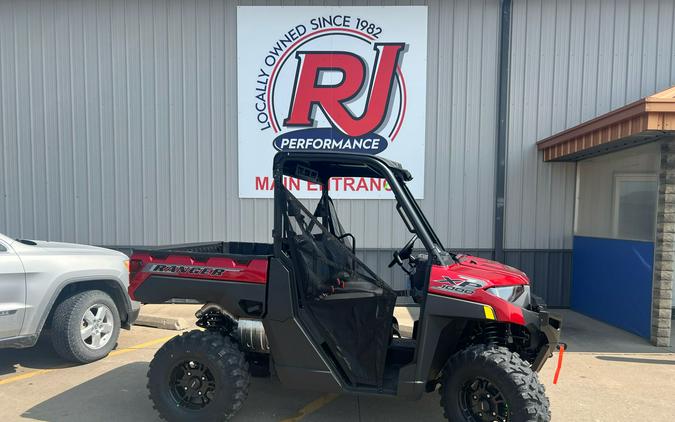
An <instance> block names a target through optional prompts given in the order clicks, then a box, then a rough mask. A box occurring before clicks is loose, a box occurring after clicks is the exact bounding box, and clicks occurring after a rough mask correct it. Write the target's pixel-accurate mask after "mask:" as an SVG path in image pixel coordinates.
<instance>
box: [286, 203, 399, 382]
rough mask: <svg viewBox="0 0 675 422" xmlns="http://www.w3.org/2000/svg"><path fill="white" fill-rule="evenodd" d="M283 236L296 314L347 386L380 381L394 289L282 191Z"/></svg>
mask: <svg viewBox="0 0 675 422" xmlns="http://www.w3.org/2000/svg"><path fill="white" fill-rule="evenodd" d="M285 196H286V212H285V215H284V220H285V221H284V235H283V237H284V239H285V241H286V243H287V244H288V247H289V250H288V253H289V255H290V257H291V259H292V261H293V264H294V274H295V275H296V286H297V290H298V296H299V303H300V307H301V309H302V312H301V313H300V315H299V316H300V319H301V321H303V322H304V323H305V324H306V325H308V326H310V327H316V333H317V334H318V336H315V338H314V340H315V341H316V342H317V343H318V344H317V346H318V347H319V348H320V349H322V350H323V351H324V353H326V354H327V355H328V357H329V358H330V359H331V360H332V361H333V364H334V365H335V366H336V368H337V369H338V374H337V375H338V376H341V377H342V378H343V379H344V381H345V382H347V383H348V384H350V385H352V386H382V384H383V375H384V369H385V361H386V356H387V348H388V345H389V339H390V338H391V323H392V317H393V313H394V306H395V304H396V294H395V292H394V291H393V290H391V288H390V287H388V286H387V285H386V283H384V281H382V280H381V279H379V278H378V277H377V275H375V273H373V271H371V270H370V269H369V268H368V267H367V266H366V265H365V264H363V263H362V262H361V261H360V260H359V259H358V258H357V257H356V256H355V255H354V253H353V251H352V250H351V249H350V248H349V246H348V244H346V243H345V242H344V241H343V240H344V239H339V238H338V237H336V236H335V235H334V234H333V233H331V232H330V231H329V230H328V228H327V227H325V226H324V225H323V224H322V223H321V222H320V221H319V220H318V219H317V218H316V217H315V216H314V215H312V213H310V212H309V211H308V210H307V209H306V208H305V207H304V206H303V205H302V204H301V203H300V202H299V201H298V200H297V199H296V198H295V197H293V195H292V194H291V193H290V192H288V191H286V192H285Z"/></svg>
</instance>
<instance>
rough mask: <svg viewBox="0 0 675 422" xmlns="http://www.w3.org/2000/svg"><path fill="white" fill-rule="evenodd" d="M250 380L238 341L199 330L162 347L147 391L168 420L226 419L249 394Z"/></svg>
mask: <svg viewBox="0 0 675 422" xmlns="http://www.w3.org/2000/svg"><path fill="white" fill-rule="evenodd" d="M249 379H250V377H249V372H248V363H247V362H246V359H245V357H244V354H243V353H242V352H241V351H240V350H239V347H238V346H237V344H236V343H235V342H234V340H232V339H231V338H230V337H227V336H223V335H221V334H218V333H211V332H208V331H200V330H194V331H190V332H188V333H185V334H182V335H181V336H178V337H174V338H173V339H171V340H169V341H168V342H167V343H166V344H164V346H162V348H160V349H159V350H158V351H157V353H156V354H155V357H154V358H153V359H152V362H150V370H149V371H148V390H149V391H150V399H151V400H152V402H153V404H154V407H155V409H157V411H158V412H159V415H160V416H161V417H162V418H163V419H165V420H167V421H172V422H173V421H226V420H229V419H230V418H231V417H232V416H234V414H235V413H236V412H237V411H238V410H239V409H240V408H241V406H242V404H243V402H244V400H245V399H246V396H247V394H248V385H249Z"/></svg>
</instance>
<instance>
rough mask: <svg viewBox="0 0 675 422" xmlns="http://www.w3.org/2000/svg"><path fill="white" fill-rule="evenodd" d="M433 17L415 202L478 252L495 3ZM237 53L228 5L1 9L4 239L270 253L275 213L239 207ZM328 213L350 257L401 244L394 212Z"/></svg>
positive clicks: (375, 204) (487, 237)
mask: <svg viewBox="0 0 675 422" xmlns="http://www.w3.org/2000/svg"><path fill="white" fill-rule="evenodd" d="M315 3H316V4H319V5H323V4H324V3H326V4H366V3H365V2H360V1H354V2H333V1H326V2H323V1H317V2H315ZM413 3H417V2H413ZM264 4H266V2H265V3H264ZM288 4H296V2H289V3H288ZM303 4H305V3H304V2H303ZM367 4H371V5H379V4H409V2H396V1H393V0H392V1H388V0H387V1H382V2H380V1H371V2H368V3H367ZM429 9H430V10H429V50H428V51H429V53H428V83H427V86H428V108H427V140H426V143H427V147H426V152H424V151H422V150H420V156H419V159H420V160H422V159H424V160H426V161H427V165H426V168H427V172H426V189H425V199H424V200H423V201H422V204H423V208H424V209H425V211H426V212H428V214H429V217H430V219H431V220H432V222H433V223H434V224H435V226H436V227H437V228H438V231H439V235H440V236H441V238H442V239H444V241H445V242H446V246H451V247H455V248H463V249H464V248H488V249H489V248H492V220H493V208H494V207H493V197H494V172H493V167H494V166H493V164H494V160H495V156H494V144H495V139H494V133H495V122H496V95H495V92H496V82H497V69H496V58H497V53H496V49H497V36H498V26H499V20H498V17H499V4H498V2H497V1H496V0H485V1H478V2H476V1H469V0H463V1H461V0H458V1H455V2H453V1H439V0H436V1H433V0H432V1H430V2H429ZM261 30H264V28H261ZM235 46H236V4H235V2H232V1H227V0H224V1H216V0H213V1H200V0H198V1H194V0H184V1H150V0H140V1H139V0H135V1H134V0H129V1H126V2H113V1H108V0H99V1H86V0H79V1H49V0H44V1H41V2H39V1H35V2H26V1H19V0H16V1H8V0H2V1H0V117H1V118H0V148H1V149H0V152H1V153H2V155H1V157H0V166H1V167H2V170H1V171H0V178H1V180H0V198H2V203H1V204H0V231H2V232H6V233H8V234H10V235H12V236H21V237H27V238H41V239H51V240H63V241H76V242H84V243H93V244H157V243H159V244H161V243H170V242H184V241H197V240H209V239H232V240H235V239H242V240H252V241H267V240H269V239H270V233H271V223H272V218H271V217H272V202H271V201H270V200H259V199H245V200H240V199H239V198H238V192H237V109H236V107H237V97H236V92H237V84H236V50H235ZM415 141H416V140H415V139H410V140H408V142H415ZM339 208H340V209H339V211H340V212H341V213H342V214H343V215H344V222H345V225H346V226H347V227H349V228H350V229H351V230H352V231H353V232H354V233H355V235H356V236H357V238H358V239H360V245H359V246H361V247H364V248H366V249H368V250H370V251H375V250H382V249H384V250H387V252H386V253H387V255H388V254H389V250H390V249H391V248H393V247H397V246H399V245H401V244H402V243H404V241H405V240H406V235H405V233H404V232H403V231H402V230H396V228H397V227H398V226H399V224H398V219H399V217H398V216H397V215H396V214H395V213H394V211H393V206H392V203H391V201H376V200H354V201H350V202H349V203H344V204H341V205H339Z"/></svg>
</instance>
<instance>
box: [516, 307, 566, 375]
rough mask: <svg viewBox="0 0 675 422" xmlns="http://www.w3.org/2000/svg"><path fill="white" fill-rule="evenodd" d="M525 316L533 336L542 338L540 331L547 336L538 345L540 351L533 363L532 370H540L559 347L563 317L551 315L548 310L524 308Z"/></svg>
mask: <svg viewBox="0 0 675 422" xmlns="http://www.w3.org/2000/svg"><path fill="white" fill-rule="evenodd" d="M523 317H524V318H525V325H526V327H527V329H528V331H529V332H530V335H532V338H540V337H541V336H539V335H538V334H540V333H541V334H543V336H544V337H545V340H544V339H542V340H541V341H542V343H540V344H539V345H538V347H539V352H538V353H537V357H536V358H535V360H534V362H533V363H532V370H534V371H535V372H539V370H540V369H541V368H542V367H543V366H544V363H546V360H547V359H548V358H550V357H551V356H553V352H555V351H556V350H557V349H558V346H559V344H560V329H561V327H562V318H561V317H559V316H557V315H551V314H549V312H548V311H540V312H534V311H529V310H527V309H523Z"/></svg>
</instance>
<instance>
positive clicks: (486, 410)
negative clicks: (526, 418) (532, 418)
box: [459, 377, 509, 422]
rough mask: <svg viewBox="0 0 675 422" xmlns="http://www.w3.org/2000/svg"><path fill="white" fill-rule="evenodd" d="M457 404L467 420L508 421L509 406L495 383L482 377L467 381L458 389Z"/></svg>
mask: <svg viewBox="0 0 675 422" xmlns="http://www.w3.org/2000/svg"><path fill="white" fill-rule="evenodd" d="M459 405H460V409H461V411H462V414H463V415H464V417H465V418H466V420H467V421H473V422H508V420H509V416H508V415H509V406H508V405H507V404H506V400H505V399H504V395H503V394H502V392H501V391H499V388H497V386H496V385H494V384H493V383H492V382H490V380H488V379H486V378H483V377H475V378H474V379H472V380H469V381H467V382H466V383H465V384H464V386H463V387H462V389H461V390H460V391H459Z"/></svg>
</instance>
